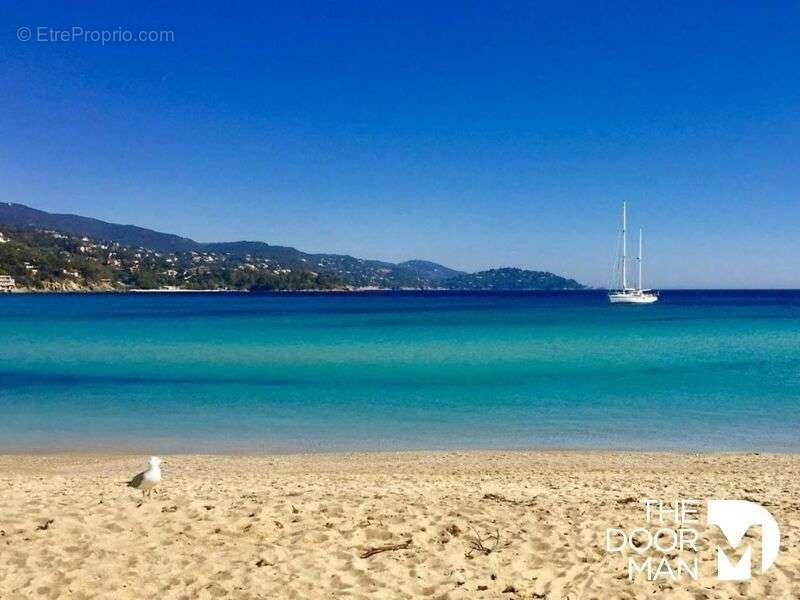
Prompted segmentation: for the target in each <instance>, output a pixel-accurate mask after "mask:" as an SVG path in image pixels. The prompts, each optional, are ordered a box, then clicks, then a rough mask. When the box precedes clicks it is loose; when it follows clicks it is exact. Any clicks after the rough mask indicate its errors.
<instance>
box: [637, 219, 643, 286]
mask: <svg viewBox="0 0 800 600" xmlns="http://www.w3.org/2000/svg"><path fill="white" fill-rule="evenodd" d="M637 262H638V263H639V289H640V290H641V289H642V228H641V227H640V228H639V258H638V259H637Z"/></svg>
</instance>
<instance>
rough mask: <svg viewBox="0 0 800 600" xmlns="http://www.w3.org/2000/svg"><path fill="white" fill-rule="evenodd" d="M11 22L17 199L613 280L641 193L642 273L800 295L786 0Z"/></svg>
mask: <svg viewBox="0 0 800 600" xmlns="http://www.w3.org/2000/svg"><path fill="white" fill-rule="evenodd" d="M0 24H2V29H0V106H2V110H0V181H2V186H0V201H14V202H22V203H25V204H29V205H32V206H35V207H37V208H41V209H44V210H49V211H57V212H74V213H79V214H84V215H88V216H94V217H98V218H102V219H105V220H109V221H114V222H124V223H135V224H138V225H143V226H146V227H152V228H155V229H159V230H163V231H169V232H174V233H179V234H182V235H186V236H190V237H192V238H195V239H198V240H201V241H212V240H214V241H217V240H219V241H222V240H234V239H258V240H264V241H267V242H270V243H275V244H288V245H292V246H296V247H298V248H301V249H303V250H307V251H325V252H343V253H349V254H354V255H356V256H362V257H368V258H379V259H385V260H391V261H399V260H405V259H409V258H426V259H430V260H435V261H437V262H442V263H444V264H447V265H449V266H452V267H456V268H462V269H467V270H477V269H483V268H490V267H497V266H520V267H525V268H533V269H545V270H552V271H555V272H558V273H563V274H566V275H569V276H573V277H576V278H578V279H580V280H581V281H584V282H586V283H589V284H594V285H603V284H605V283H607V282H608V281H609V278H610V268H611V264H612V262H613V258H614V252H615V248H616V239H617V233H616V227H617V224H618V220H619V215H618V211H619V205H620V202H621V200H623V199H627V200H628V202H629V205H630V212H631V222H632V225H633V226H634V227H635V226H639V225H641V226H643V227H644V228H645V231H646V246H647V247H646V253H647V263H646V272H647V274H648V276H649V280H648V283H650V284H652V285H654V286H658V287H763V286H766V287H800V245H799V244H798V234H797V231H798V227H799V226H800V67H799V66H798V65H800V4H798V3H797V2H795V1H792V2H770V3H753V2H668V3H667V2H663V3H656V2H645V3H643V2H629V3H625V2H613V3H605V2H603V3H601V2H592V3H589V2H575V3H571V2H527V3H497V2H482V3H472V2H470V3H446V2H438V3H415V2H352V3H349V2H321V3H302V2H301V3H293V2H285V3H270V2H259V3H252V4H247V3H221V2H210V3H202V2H196V3H193V5H192V8H191V9H188V8H187V9H183V8H180V7H178V3H145V2H125V3H118V4H114V3H105V2H103V3H96V4H92V3H90V2H85V3H66V2H65V3H63V4H62V5H61V6H60V7H59V5H58V3H54V2H47V3H42V2H15V1H12V2H4V3H3V5H2V7H0ZM20 27H29V28H30V29H31V31H32V34H33V36H34V38H36V37H37V32H38V31H39V29H38V28H45V29H44V31H47V30H51V29H52V30H70V29H71V28H72V27H82V28H83V29H84V31H89V30H91V31H95V30H97V31H99V30H112V31H113V30H119V29H123V30H130V31H132V32H138V31H140V30H170V31H173V32H174V41H172V42H160V43H159V42H154V43H148V42H141V43H120V42H117V43H109V44H106V45H102V44H100V43H95V42H92V41H71V42H52V41H50V42H47V41H36V39H32V40H27V41H20V40H19V39H18V35H17V34H18V31H19V28H20Z"/></svg>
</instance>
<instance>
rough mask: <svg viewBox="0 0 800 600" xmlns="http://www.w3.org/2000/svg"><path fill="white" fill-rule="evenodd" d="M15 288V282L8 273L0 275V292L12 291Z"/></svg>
mask: <svg viewBox="0 0 800 600" xmlns="http://www.w3.org/2000/svg"><path fill="white" fill-rule="evenodd" d="M15 289H17V283H16V282H15V281H14V278H13V277H11V276H9V275H0V292H13V291H14V290H15Z"/></svg>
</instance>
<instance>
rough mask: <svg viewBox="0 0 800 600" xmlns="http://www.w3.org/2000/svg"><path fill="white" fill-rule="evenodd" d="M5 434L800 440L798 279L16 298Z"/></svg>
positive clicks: (159, 446)
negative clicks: (774, 283) (741, 286)
mask: <svg viewBox="0 0 800 600" xmlns="http://www.w3.org/2000/svg"><path fill="white" fill-rule="evenodd" d="M0 331H2V337H1V338H0V451H4V452H40V451H41V452H47V451H55V450H59V451H61V450H75V451H81V450H98V449H106V450H109V449H110V450H120V451H128V450H130V451H141V452H148V453H153V454H165V453H172V452H322V451H362V450H411V449H441V450H465V449H532V448H563V449H619V450H621V449H631V450H681V451H699V452H703V451H748V452H749V451H753V452H760V451H765V452H766V451H783V452H797V451H800V292H798V291H670V290H667V291H663V292H662V293H661V299H660V301H659V302H658V303H657V304H654V305H649V306H627V305H626V306H622V305H614V306H612V305H610V304H609V303H608V301H607V300H606V297H605V294H604V293H603V292H601V291H580V292H525V293H489V292H470V293H457V292H368V293H273V294H256V293H250V294H246V293H242V294H238V293H152V294H135V293H132V294H6V295H0Z"/></svg>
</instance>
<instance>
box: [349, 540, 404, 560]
mask: <svg viewBox="0 0 800 600" xmlns="http://www.w3.org/2000/svg"><path fill="white" fill-rule="evenodd" d="M410 545H411V538H408V539H407V540H406V541H405V542H401V543H399V544H389V545H388V546H377V547H374V548H365V549H364V551H363V552H362V553H361V554H360V555H359V556H360V557H361V558H369V557H370V556H375V555H376V554H380V553H381V552H392V551H393V550H406V549H407V548H408V547H409V546H410Z"/></svg>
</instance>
